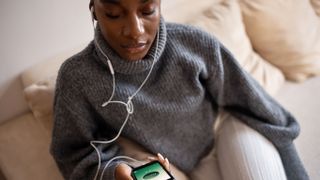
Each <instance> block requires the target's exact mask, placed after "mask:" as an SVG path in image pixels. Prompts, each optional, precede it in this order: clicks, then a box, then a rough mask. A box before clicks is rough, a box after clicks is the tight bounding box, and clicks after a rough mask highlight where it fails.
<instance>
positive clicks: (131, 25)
mask: <svg viewBox="0 0 320 180" xmlns="http://www.w3.org/2000/svg"><path fill="white" fill-rule="evenodd" d="M143 33H145V29H144V26H143V22H142V20H141V19H140V18H139V17H138V16H136V15H133V16H131V17H128V20H127V22H126V23H125V25H124V28H123V35H124V36H126V37H129V38H131V39H137V38H138V37H140V36H141V35H142V34H143Z"/></svg>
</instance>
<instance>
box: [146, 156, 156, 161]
mask: <svg viewBox="0 0 320 180" xmlns="http://www.w3.org/2000/svg"><path fill="white" fill-rule="evenodd" d="M147 159H148V160H149V161H156V160H158V158H156V157H152V156H149V157H148V158H147Z"/></svg>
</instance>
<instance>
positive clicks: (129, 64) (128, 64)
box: [95, 18, 167, 74]
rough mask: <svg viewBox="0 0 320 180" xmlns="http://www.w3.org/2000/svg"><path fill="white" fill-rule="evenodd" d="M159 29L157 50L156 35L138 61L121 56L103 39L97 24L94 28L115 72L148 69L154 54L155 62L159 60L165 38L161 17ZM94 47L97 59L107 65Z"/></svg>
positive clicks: (137, 71)
mask: <svg viewBox="0 0 320 180" xmlns="http://www.w3.org/2000/svg"><path fill="white" fill-rule="evenodd" d="M159 30H160V31H159V42H158V50H156V43H155V42H156V40H157V37H156V38H155V40H154V43H153V45H152V46H151V48H150V50H149V52H148V53H147V55H146V56H145V57H144V58H143V59H141V60H138V61H128V60H125V59H123V58H121V57H120V56H119V55H118V54H117V53H116V52H115V51H114V50H113V49H112V48H111V46H110V45H109V44H108V43H107V41H106V40H105V39H104V37H103V35H102V33H101V30H100V28H99V26H97V28H96V30H95V40H96V42H97V43H98V44H99V46H100V47H101V49H102V50H103V52H104V53H105V54H106V55H107V56H108V57H109V59H110V61H111V63H112V65H113V69H114V71H115V72H118V73H122V74H136V73H141V72H144V71H146V70H148V69H150V68H151V66H152V63H153V60H154V56H155V61H156V62H157V61H158V60H159V58H160V56H161V54H162V52H163V50H164V47H165V44H166V40H167V31H166V26H165V23H164V20H163V18H161V20H160V28H159ZM95 49H96V52H97V54H98V57H99V60H101V61H102V62H103V63H104V64H105V65H107V66H108V63H107V58H106V57H104V55H103V54H102V53H101V52H100V51H99V48H98V47H97V45H95ZM156 62H155V63H156Z"/></svg>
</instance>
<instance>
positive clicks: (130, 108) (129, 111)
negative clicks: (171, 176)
mask: <svg viewBox="0 0 320 180" xmlns="http://www.w3.org/2000/svg"><path fill="white" fill-rule="evenodd" d="M91 12H92V14H93V9H92V8H91ZM92 23H93V28H94V30H95V25H94V18H93V16H92ZM159 31H160V30H158V32H157V35H156V36H157V37H156V48H155V54H154V56H153V62H152V65H151V68H150V70H149V72H148V75H147V76H146V78H145V79H144V81H143V82H142V83H141V85H140V86H139V88H138V89H137V90H136V91H135V92H134V93H133V94H132V95H131V96H129V97H128V101H127V103H125V102H123V101H111V100H112V99H113V96H114V94H115V87H116V82H115V73H114V69H113V67H112V63H111V61H110V59H109V57H108V56H107V55H106V54H105V53H104V51H103V50H102V49H101V47H100V45H99V44H98V42H97V41H96V39H94V43H95V45H96V47H98V49H99V51H100V52H101V53H102V55H103V56H104V57H105V58H106V59H107V63H108V66H109V70H110V73H111V75H112V93H111V96H110V97H109V99H108V101H106V102H104V103H103V104H102V107H105V106H107V105H108V104H111V103H115V104H122V105H125V106H126V109H127V116H126V118H125V120H124V122H123V124H122V126H121V128H120V129H119V131H118V134H117V135H116V136H115V137H114V138H112V139H111V140H107V141H97V140H94V141H90V145H91V146H92V147H93V148H94V149H95V151H96V153H97V155H98V167H97V171H96V174H95V176H94V180H97V178H98V176H99V170H100V168H101V155H100V151H99V149H98V148H97V147H96V146H95V144H110V143H112V142H114V141H115V140H117V139H118V138H119V137H120V135H121V133H122V131H123V129H124V127H125V125H126V124H127V122H128V120H129V117H130V115H131V114H133V111H134V107H133V104H132V99H133V98H134V97H135V96H136V95H137V94H138V92H139V91H140V90H141V89H142V87H143V86H144V85H145V83H146V82H147V80H148V79H149V77H150V75H151V73H152V70H153V67H154V64H155V62H156V57H157V52H158V44H159ZM116 159H128V160H131V161H136V162H139V161H138V160H136V159H133V158H131V157H128V156H116V157H113V158H112V159H110V160H109V161H108V162H107V164H106V165H105V166H104V168H103V170H102V172H101V175H100V180H102V178H103V174H104V172H105V170H106V168H107V167H108V166H109V165H110V163H111V162H112V161H114V160H116Z"/></svg>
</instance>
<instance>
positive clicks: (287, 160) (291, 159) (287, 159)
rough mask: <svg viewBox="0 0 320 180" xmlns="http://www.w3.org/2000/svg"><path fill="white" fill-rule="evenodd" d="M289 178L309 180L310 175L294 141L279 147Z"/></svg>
mask: <svg viewBox="0 0 320 180" xmlns="http://www.w3.org/2000/svg"><path fill="white" fill-rule="evenodd" d="M279 153H280V156H281V159H282V163H283V165H284V168H285V171H286V175H287V178H288V180H308V179H309V176H308V174H307V172H306V170H305V168H304V167H303V164H302V162H301V160H300V158H299V156H298V153H297V150H296V148H295V146H294V144H293V143H291V144H290V145H288V146H286V147H283V148H281V149H279Z"/></svg>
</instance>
